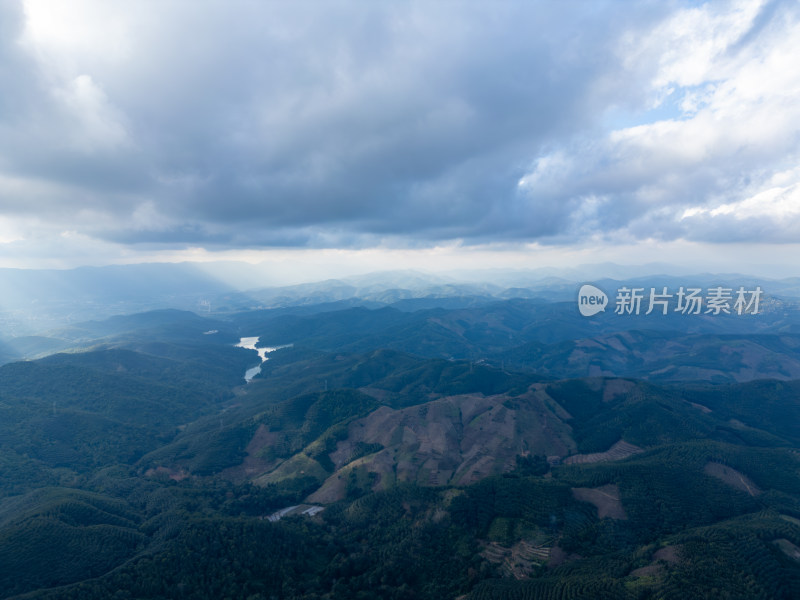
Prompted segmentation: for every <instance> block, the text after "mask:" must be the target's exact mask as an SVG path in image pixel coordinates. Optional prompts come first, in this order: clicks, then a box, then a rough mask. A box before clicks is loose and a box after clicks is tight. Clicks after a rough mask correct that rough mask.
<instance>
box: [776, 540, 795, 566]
mask: <svg viewBox="0 0 800 600" xmlns="http://www.w3.org/2000/svg"><path fill="white" fill-rule="evenodd" d="M772 543H773V544H775V545H776V546H777V547H778V548H780V549H781V550H782V551H783V553H784V554H785V555H786V556H788V557H789V558H793V559H794V560H796V561H800V548H798V547H797V546H795V545H794V544H793V543H792V542H790V541H789V540H787V539H785V538H780V539H777V540H773V541H772Z"/></svg>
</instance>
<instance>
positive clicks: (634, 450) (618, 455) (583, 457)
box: [563, 440, 644, 465]
mask: <svg viewBox="0 0 800 600" xmlns="http://www.w3.org/2000/svg"><path fill="white" fill-rule="evenodd" d="M640 452H644V450H643V449H642V448H639V446H634V445H633V444H629V443H628V442H626V441H623V440H620V441H618V442H617V443H616V444H614V445H613V446H611V448H609V449H608V450H606V451H605V452H596V453H593V454H576V455H575V456H568V457H567V458H565V459H564V461H563V462H564V464H565V465H582V464H587V463H597V462H608V461H612V460H622V459H623V458H628V457H629V456H633V455H634V454H639V453H640Z"/></svg>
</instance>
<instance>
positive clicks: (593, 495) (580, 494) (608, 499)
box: [572, 483, 628, 520]
mask: <svg viewBox="0 0 800 600" xmlns="http://www.w3.org/2000/svg"><path fill="white" fill-rule="evenodd" d="M572 495H573V496H574V497H575V499H576V500H580V501H581V502H589V503H590V504H594V505H595V506H596V507H597V516H598V517H599V518H601V519H605V518H606V517H608V518H609V519H620V520H625V519H627V518H628V515H627V514H625V509H624V508H623V506H622V501H621V500H620V496H619V487H618V486H617V485H616V484H613V483H612V484H608V485H604V486H601V487H598V488H572Z"/></svg>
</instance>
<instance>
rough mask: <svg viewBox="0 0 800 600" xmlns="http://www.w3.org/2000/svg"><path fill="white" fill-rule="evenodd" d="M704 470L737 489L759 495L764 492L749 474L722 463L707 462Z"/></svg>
mask: <svg viewBox="0 0 800 600" xmlns="http://www.w3.org/2000/svg"><path fill="white" fill-rule="evenodd" d="M703 472H704V473H705V474H706V475H711V476H712V477H716V478H717V479H719V480H720V481H722V482H723V483H727V484H728V485H729V486H731V487H732V488H736V489H737V490H740V491H742V492H745V493H747V494H750V495H751V496H758V495H759V494H761V493H762V491H761V490H760V489H759V488H758V486H757V485H756V484H755V483H753V481H752V480H751V479H750V478H749V477H748V476H747V475H745V474H744V473H740V472H739V471H737V470H736V469H732V468H730V467H728V466H726V465H723V464H721V463H717V462H709V463H706V466H705V467H703Z"/></svg>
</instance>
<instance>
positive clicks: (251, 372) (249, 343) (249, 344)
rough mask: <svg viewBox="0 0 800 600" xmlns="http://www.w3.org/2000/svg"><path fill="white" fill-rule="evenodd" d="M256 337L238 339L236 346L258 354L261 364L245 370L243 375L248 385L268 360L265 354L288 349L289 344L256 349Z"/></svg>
mask: <svg viewBox="0 0 800 600" xmlns="http://www.w3.org/2000/svg"><path fill="white" fill-rule="evenodd" d="M258 339H259V338H258V337H243V338H239V343H238V344H236V347H237V348H245V349H247V350H255V351H256V352H258V357H259V358H260V359H261V363H260V364H258V365H256V366H255V367H252V368H250V369H247V371H245V373H244V380H245V381H246V382H247V383H250V380H251V379H253V377H255V376H256V375H258V374H259V373H261V365H262V364H264V362H265V361H267V360H269V357H267V354H269V353H270V352H275V350H280V349H281V348H289V347H291V344H287V345H285V346H275V347H274V348H257V347H256V344H258Z"/></svg>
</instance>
